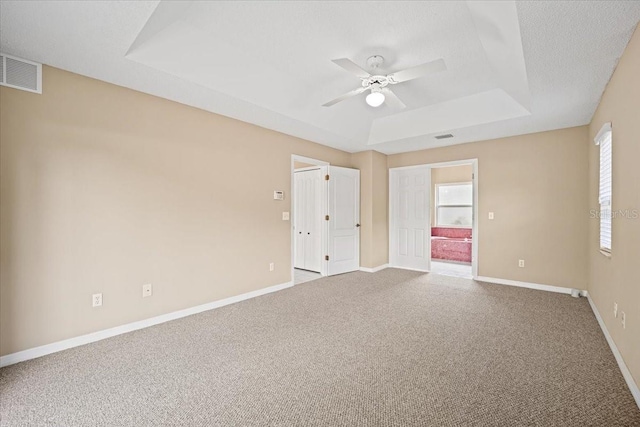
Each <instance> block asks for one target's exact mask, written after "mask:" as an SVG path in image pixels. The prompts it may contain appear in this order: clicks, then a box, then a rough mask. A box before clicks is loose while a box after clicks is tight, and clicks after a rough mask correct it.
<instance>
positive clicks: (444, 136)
mask: <svg viewBox="0 0 640 427" xmlns="http://www.w3.org/2000/svg"><path fill="white" fill-rule="evenodd" d="M435 138H436V139H447V138H453V135H451V134H450V133H447V134H445V135H436V137H435Z"/></svg>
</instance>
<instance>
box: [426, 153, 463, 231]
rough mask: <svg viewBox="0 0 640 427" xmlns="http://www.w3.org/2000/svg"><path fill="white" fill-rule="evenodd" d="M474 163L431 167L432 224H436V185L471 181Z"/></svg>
mask: <svg viewBox="0 0 640 427" xmlns="http://www.w3.org/2000/svg"><path fill="white" fill-rule="evenodd" d="M472 175H473V165H459V166H447V167H443V168H433V169H431V226H433V227H435V226H436V211H435V207H436V185H438V184H453V183H458V182H471V181H472V180H473V176H472Z"/></svg>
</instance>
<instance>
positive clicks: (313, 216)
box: [303, 169, 323, 272]
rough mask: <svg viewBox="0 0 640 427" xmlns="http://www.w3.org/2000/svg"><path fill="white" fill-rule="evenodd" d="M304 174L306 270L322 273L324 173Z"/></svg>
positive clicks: (313, 171) (315, 171)
mask: <svg viewBox="0 0 640 427" xmlns="http://www.w3.org/2000/svg"><path fill="white" fill-rule="evenodd" d="M303 173H304V185H305V195H306V197H305V200H306V212H305V214H304V215H305V219H304V223H305V225H304V233H305V234H304V239H305V240H304V267H303V268H304V269H305V270H311V271H317V272H320V269H321V268H322V220H323V217H322V183H323V181H322V172H321V171H320V169H315V170H310V171H307V172H303Z"/></svg>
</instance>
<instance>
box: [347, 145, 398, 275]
mask: <svg viewBox="0 0 640 427" xmlns="http://www.w3.org/2000/svg"><path fill="white" fill-rule="evenodd" d="M351 161H352V164H353V167H355V168H357V169H360V224H361V227H360V265H361V266H362V267H368V268H375V267H379V266H381V265H384V264H386V263H387V262H388V257H389V244H388V236H389V232H388V228H387V224H388V220H387V211H388V179H387V156H385V155H384V154H381V153H378V152H377V151H362V152H360V153H355V154H353V155H352V158H351Z"/></svg>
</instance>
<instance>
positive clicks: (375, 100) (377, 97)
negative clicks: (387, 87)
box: [366, 89, 384, 107]
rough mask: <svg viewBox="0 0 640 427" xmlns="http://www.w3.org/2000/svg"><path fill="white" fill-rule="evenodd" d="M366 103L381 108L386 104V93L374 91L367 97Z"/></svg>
mask: <svg viewBox="0 0 640 427" xmlns="http://www.w3.org/2000/svg"><path fill="white" fill-rule="evenodd" d="M366 101H367V104H369V105H370V106H372V107H379V106H381V105H382V103H383V102H384V93H382V92H380V91H379V90H377V91H374V90H373V89H372V90H371V93H370V94H369V95H367V98H366Z"/></svg>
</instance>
